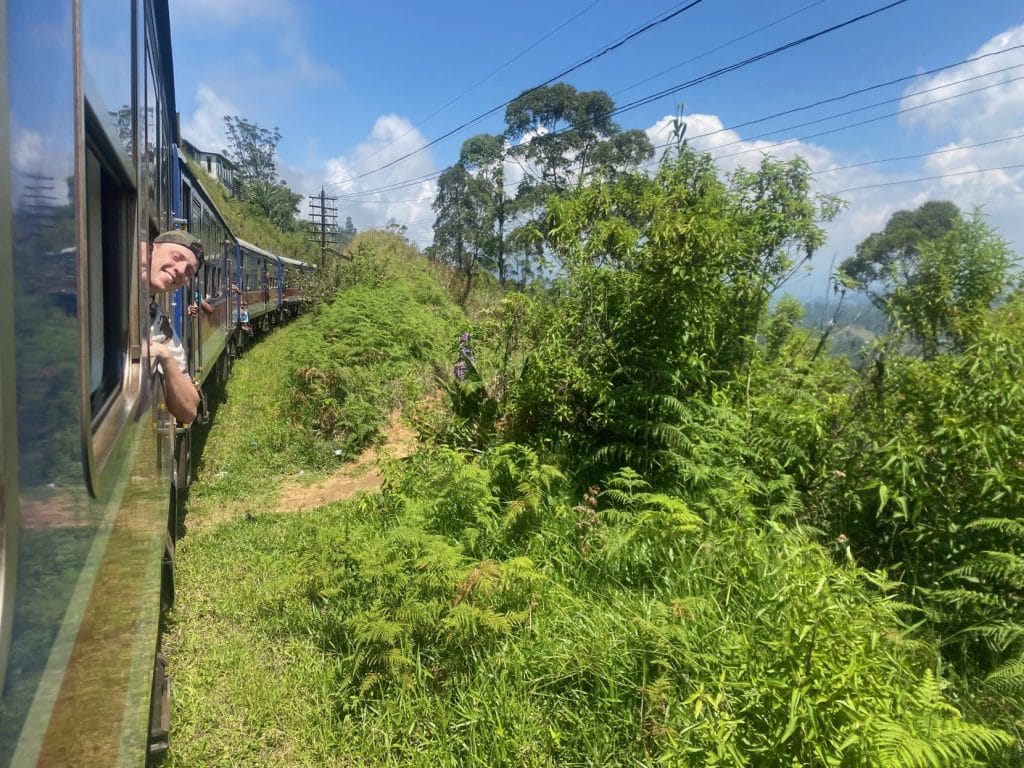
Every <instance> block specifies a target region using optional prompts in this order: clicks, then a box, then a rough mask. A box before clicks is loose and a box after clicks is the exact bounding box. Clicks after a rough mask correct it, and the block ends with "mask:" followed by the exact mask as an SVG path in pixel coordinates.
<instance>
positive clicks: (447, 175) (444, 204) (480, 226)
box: [432, 163, 490, 304]
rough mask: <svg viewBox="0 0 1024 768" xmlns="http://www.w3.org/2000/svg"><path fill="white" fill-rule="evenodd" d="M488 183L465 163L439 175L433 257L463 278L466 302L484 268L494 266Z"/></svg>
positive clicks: (463, 295)
mask: <svg viewBox="0 0 1024 768" xmlns="http://www.w3.org/2000/svg"><path fill="white" fill-rule="evenodd" d="M487 201H488V190H487V185H486V183H485V182H484V181H482V180H481V179H478V178H475V177H474V176H473V175H472V174H470V173H469V171H467V170H466V167H465V166H464V165H463V164H462V163H456V164H455V165H453V166H452V167H451V168H449V169H448V170H446V171H445V172H444V173H442V174H441V176H440V177H438V180H437V197H436V198H435V199H434V204H433V209H434V211H435V212H436V213H437V219H436V221H435V222H434V247H433V250H432V255H433V257H434V258H435V259H436V260H437V261H439V262H441V263H442V264H447V265H448V266H450V267H452V268H453V269H454V270H455V272H456V274H457V275H458V276H459V277H460V278H461V279H462V280H463V289H462V295H461V298H460V302H461V303H462V304H465V302H466V300H467V299H468V298H469V291H470V288H471V287H472V284H473V279H474V278H475V277H476V274H477V272H478V271H479V269H480V267H481V266H482V265H483V266H490V263H489V261H488V258H487V239H488V235H489V233H488V230H487V227H486V221H487V214H486V207H487Z"/></svg>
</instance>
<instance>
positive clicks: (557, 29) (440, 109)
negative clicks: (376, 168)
mask: <svg viewBox="0 0 1024 768" xmlns="http://www.w3.org/2000/svg"><path fill="white" fill-rule="evenodd" d="M599 2H601V0H592V2H590V3H588V4H587V5H586V6H584V8H583V9H582V10H580V11H578V12H577V13H576V14H575V15H573V16H571V17H569V18H568V19H566V20H565V21H564V22H562V23H561V24H559V25H558V26H557V27H555V28H554V29H552V30H551V31H550V32H548V33H547V34H546V35H544V37H542V38H540V39H539V40H537V41H535V42H534V43H532V44H530V45H529V46H527V47H526V48H524V49H523V50H521V51H520V52H519V53H517V54H516V55H515V56H513V57H512V58H511V59H509V60H508V61H506V62H505V63H504V64H502V65H501V66H500V67H498V68H497V69H495V70H494V71H493V72H491V73H490V74H489V75H487V76H486V77H484V78H481V79H480V80H478V81H477V82H475V83H474V84H473V85H471V86H469V88H467V89H466V90H464V91H463V92H462V93H460V94H459V95H458V96H456V97H455V98H453V99H450V100H449V101H447V102H445V103H444V104H442V105H441V106H440V107H438V108H437V109H435V110H434V111H433V112H431V113H430V114H429V115H427V116H426V117H424V118H423V119H422V120H420V121H419V122H418V123H416V124H415V125H413V126H412V127H411V128H410V129H409V130H407V131H406V132H405V133H402V134H401V135H399V136H397V137H395V138H394V139H392V140H391V141H390V142H389V143H387V144H385V145H384V146H383V147H381V148H380V149H378V150H377V151H376V152H374V153H373V154H372V155H369V156H368V157H367V158H366V160H372V159H373V158H375V157H376V156H377V155H379V154H380V153H381V152H383V151H384V150H386V149H388V148H390V147H393V146H394V145H395V144H397V143H398V142H399V141H401V140H402V139H404V138H405V137H406V136H408V135H409V134H410V133H412V132H413V131H415V130H416V129H417V128H420V127H421V126H422V125H423V124H424V123H426V122H427V121H429V120H431V119H433V118H435V117H437V116H438V115H439V114H441V113H442V112H444V110H446V109H448V107H450V106H451V105H452V104H455V103H456V102H458V101H459V100H461V99H462V98H463V97H465V96H467V95H468V94H470V93H472V92H473V91H474V90H476V89H477V88H479V87H480V86H481V85H483V84H484V83H486V82H487V81H488V80H490V79H491V78H492V77H494V76H495V75H496V74H498V73H499V72H501V71H502V70H503V69H505V68H506V67H508V66H510V65H512V64H514V63H515V62H517V61H519V59H521V58H522V57H523V56H525V55H526V54H528V53H529V52H530V51H532V50H533V49H534V48H536V47H537V46H538V45H540V44H541V43H543V42H544V41H545V40H547V39H549V38H550V37H552V36H553V35H555V34H557V33H558V32H560V31H562V30H563V29H564V28H565V27H567V26H569V25H570V24H572V22H574V21H576V19H578V18H579V17H580V16H582V15H583V14H585V13H586V12H587V11H589V10H590V9H591V8H593V7H594V6H595V5H597V4H598V3H599Z"/></svg>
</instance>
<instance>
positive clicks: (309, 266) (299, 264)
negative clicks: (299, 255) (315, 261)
mask: <svg viewBox="0 0 1024 768" xmlns="http://www.w3.org/2000/svg"><path fill="white" fill-rule="evenodd" d="M278 258H280V259H281V261H282V262H283V263H285V264H290V265H291V266H293V267H301V268H302V269H316V267H314V266H313V265H312V264H309V263H307V262H305V261H299V260H298V259H289V258H288V257H287V256H279V257H278Z"/></svg>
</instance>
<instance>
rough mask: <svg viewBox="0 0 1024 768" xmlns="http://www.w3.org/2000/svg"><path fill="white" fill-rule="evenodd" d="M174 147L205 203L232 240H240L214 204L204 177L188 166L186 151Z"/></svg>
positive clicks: (183, 169)
mask: <svg viewBox="0 0 1024 768" xmlns="http://www.w3.org/2000/svg"><path fill="white" fill-rule="evenodd" d="M174 149H175V151H176V152H177V154H178V163H179V167H180V168H181V173H182V175H183V176H186V177H187V178H188V180H189V182H191V183H192V184H193V186H194V187H195V188H196V189H198V190H199V192H200V195H199V196H200V198H202V201H203V203H204V204H205V205H206V207H207V208H209V209H210V211H211V213H213V214H214V215H215V216H216V217H217V221H218V223H220V224H221V225H222V226H223V227H224V229H225V230H226V231H227V233H228V236H229V237H230V238H231V239H232V240H238V238H237V237H235V233H234V232H233V231H232V230H231V225H229V224H228V222H227V221H226V220H225V219H224V217H223V216H221V214H220V211H219V210H217V206H216V205H214V203H213V198H211V197H210V193H209V192H207V191H206V187H205V186H203V181H202V179H200V178H199V176H198V174H196V173H195V172H194V171H193V170H192V169H191V168H190V167H189V166H188V163H187V162H186V160H187V158H186V157H185V155H184V153H183V152H182V151H181V147H177V146H176V147H175V148H174Z"/></svg>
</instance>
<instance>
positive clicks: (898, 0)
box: [330, 0, 907, 184]
mask: <svg viewBox="0 0 1024 768" xmlns="http://www.w3.org/2000/svg"><path fill="white" fill-rule="evenodd" d="M701 1H702V0H693V2H691V3H689V4H687V5H686V6H684V7H683V8H681V9H679V10H677V11H676V12H674V13H673V14H671V15H670V16H668V17H665V18H663V19H660V20H659V21H656V22H652V23H651V24H648V25H647V26H645V27H642V28H641V29H640V30H639V31H638V32H636V33H633V34H632V35H630V36H627V37H629V39H632V38H634V37H636V35H637V34H640V33H641V32H644V31H648V30H649V29H652V28H653V26H655V25H657V24H660V23H664V22H665V21H667V20H668V19H670V18H672V17H674V16H676V15H678V14H679V13H682V12H683V11H686V10H689V9H690V8H692V7H693V6H695V5H696V4H697V3H699V2H701ZM906 2H907V0H893V2H890V3H888V4H887V5H883V6H880V7H878V8H875V9H874V10H872V11H868V12H866V13H862V14H860V15H858V16H854V17H852V18H850V19H847V20H846V21H843V22H840V23H838V24H834V25H832V26H831V27H827V28H825V29H822V30H819V31H818V32H814V33H812V34H809V35H804V36H803V37H801V38H798V39H796V40H792V41H790V42H788V43H785V44H783V45H780V46H776V47H775V48H772V49H770V50H767V51H762V52H761V53H759V54H756V55H754V56H750V57H748V58H746V59H743V60H742V61H739V62H735V63H733V64H730V65H728V66H725V67H720V68H718V69H715V70H712V71H711V72H708V73H705V74H704V75H701V76H699V77H696V78H693V79H691V80H688V81H686V82H684V83H680V84H679V85H676V86H673V87H672V88H668V89H665V90H662V91H659V92H657V93H655V94H651V95H650V96H647V97H644V98H641V99H637V100H636V101H633V102H630V103H628V104H625V105H623V106H621V107H618V108H616V109H613V110H611V111H610V112H608V113H606V114H602V115H598V116H596V117H594V118H591V119H590V120H589V121H586V122H585V123H584V124H583V125H589V124H593V123H595V122H596V121H597V120H603V119H605V118H607V117H612V116H615V115H618V114H621V113H622V112H626V111H629V110H631V109H635V108H636V107H639V106H643V105H645V104H648V103H651V102H652V101H656V100H658V99H660V98H663V97H664V96H668V95H672V94H675V93H678V92H679V91H681V90H684V89H686V88H689V87H692V86H693V85H698V84H701V83H705V82H707V81H709V80H713V79H715V78H717V77H720V76H722V75H724V74H728V73H729V72H734V71H736V70H738V69H742V68H744V67H746V66H749V65H750V64H753V63H756V62H758V61H762V60H764V59H767V58H769V57H771V56H776V55H778V54H779V53H782V52H784V51H787V50H789V49H791V48H795V47H797V46H800V45H804V44H805V43H808V42H810V41H812V40H816V39H818V38H819V37H823V36H824V35H828V34H831V33H832V32H836V31H838V30H840V29H843V28H845V27H848V26H850V25H852V24H856V23H857V22H860V21H863V20H865V19H868V18H870V17H872V16H876V15H878V14H880V13H884V12H885V11H888V10H891V9H892V8H895V7H896V6H899V5H902V4H904V3H906ZM623 42H624V41H623ZM621 44H622V43H621V42H619V43H617V44H615V45H613V46H609V47H608V48H606V49H605V50H604V51H603V52H601V53H599V54H595V55H594V56H592V57H590V58H589V59H586V60H584V61H583V62H580V63H579V64H576V65H574V66H573V67H570V68H569V69H567V70H564V71H563V72H561V73H559V74H558V75H555V76H554V77H553V78H550V79H549V80H547V81H545V82H544V83H541V84H540V85H538V86H535V87H534V88H531V89H529V90H527V91H524V92H523V93H522V94H520V95H519V97H521V96H523V95H525V94H527V93H531V92H533V91H536V90H538V89H539V88H542V87H544V86H545V85H548V84H549V83H551V82H553V81H554V80H557V79H559V78H561V77H563V76H564V75H566V74H568V73H570V72H572V71H574V70H575V69H578V68H579V67H581V66H583V65H584V64H586V63H589V62H590V61H593V60H594V59H595V58H599V57H600V56H602V55H604V53H607V52H609V51H610V50H614V48H615V47H618V45H621ZM519 97H516V98H519ZM511 101H512V99H510V100H509V101H506V102H504V103H503V104H501V105H499V106H497V107H494V108H493V109H491V110H488V111H487V112H485V113H483V114H481V115H478V116H477V117H475V118H473V119H472V120H470V121H468V122H466V123H463V124H462V125H460V126H457V127H456V128H453V129H452V130H450V131H448V132H447V133H445V134H443V135H441V136H439V137H438V138H436V139H433V140H432V141H430V142H428V143H426V144H424V145H423V146H421V147H420V148H419V149H416V150H413V151H412V152H408V153H406V154H405V155H402V156H401V157H398V158H396V159H394V160H392V161H390V162H388V163H386V164H384V165H382V166H380V167H378V168H374V169H372V170H370V171H366V172H364V173H362V174H359V175H357V176H352V177H350V178H348V179H343V180H341V181H337V182H330V184H345V183H348V182H350V181H355V180H356V179H360V178H364V177H366V176H369V175H371V174H373V173H377V172H378V171H382V170H384V169H385V168H390V167H391V166H393V165H396V164H397V163H400V162H403V161H404V160H407V159H409V158H410V157H413V156H414V155H417V154H419V153H420V152H422V151H423V150H425V149H427V148H428V147H431V146H433V145H435V144H437V143H439V142H441V141H443V140H444V139H446V138H448V137H449V136H451V135H453V134H455V133H457V132H458V131H460V130H462V129H463V128H466V127H468V126H470V125H472V124H473V123H475V122H477V121H479V120H482V119H483V118H484V117H487V116H488V115H490V114H493V113H494V112H496V111H497V110H499V109H501V107H503V106H507V105H508V104H510V103H511ZM576 127H579V126H576ZM567 130H568V129H561V130H558V131H552V132H551V133H549V134H545V137H550V136H555V135H558V134H561V133H565V132H566V131H567Z"/></svg>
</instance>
